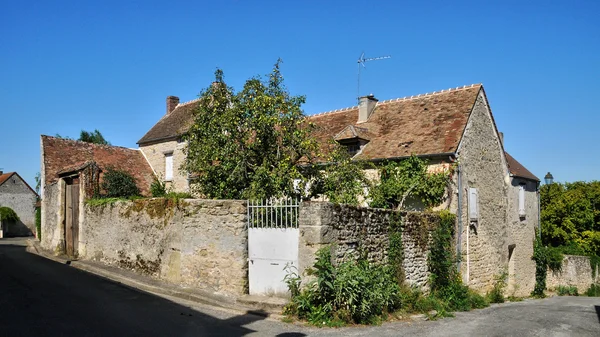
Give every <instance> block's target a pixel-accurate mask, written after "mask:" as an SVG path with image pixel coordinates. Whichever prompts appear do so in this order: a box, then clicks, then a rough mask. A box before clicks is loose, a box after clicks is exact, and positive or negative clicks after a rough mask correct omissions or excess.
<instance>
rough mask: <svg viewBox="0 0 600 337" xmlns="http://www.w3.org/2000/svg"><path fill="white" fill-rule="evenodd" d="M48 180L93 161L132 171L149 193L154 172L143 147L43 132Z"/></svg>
mask: <svg viewBox="0 0 600 337" xmlns="http://www.w3.org/2000/svg"><path fill="white" fill-rule="evenodd" d="M42 147H43V161H44V171H45V172H44V177H45V183H46V184H50V183H53V182H56V181H58V178H59V174H62V173H67V172H74V171H79V170H81V169H83V168H85V167H86V166H87V165H88V164H90V163H91V162H95V163H96V164H97V165H98V166H99V167H100V169H102V170H105V169H106V168H107V167H114V168H115V169H118V170H123V171H126V172H128V173H130V174H131V175H132V176H133V177H134V178H135V180H136V182H137V185H138V188H139V189H140V192H142V194H144V195H147V194H148V193H149V191H150V184H151V183H152V181H153V180H154V172H153V171H152V168H151V167H150V165H149V164H148V162H147V161H146V159H145V158H144V155H143V154H142V153H141V151H140V150H137V149H128V148H124V147H120V146H110V145H99V144H92V143H86V142H80V141H76V140H69V139H62V138H56V137H51V136H44V135H43V136H42Z"/></svg>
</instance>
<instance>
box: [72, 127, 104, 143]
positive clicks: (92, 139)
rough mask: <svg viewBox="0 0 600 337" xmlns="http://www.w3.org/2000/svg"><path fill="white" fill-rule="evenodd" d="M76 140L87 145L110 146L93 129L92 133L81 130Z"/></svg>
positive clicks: (96, 130) (98, 132)
mask: <svg viewBox="0 0 600 337" xmlns="http://www.w3.org/2000/svg"><path fill="white" fill-rule="evenodd" d="M78 140H79V141H82V142H87V143H94V144H102V145H110V143H109V142H108V141H107V140H106V139H104V136H102V134H101V133H100V131H98V129H95V130H94V131H92V132H88V131H85V130H81V134H80V135H79V139H78Z"/></svg>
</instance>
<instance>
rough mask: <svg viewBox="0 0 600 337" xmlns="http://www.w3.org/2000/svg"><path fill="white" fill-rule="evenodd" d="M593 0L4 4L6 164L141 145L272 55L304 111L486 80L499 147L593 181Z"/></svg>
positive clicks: (0, 45)
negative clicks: (80, 149) (88, 148)
mask: <svg viewBox="0 0 600 337" xmlns="http://www.w3.org/2000/svg"><path fill="white" fill-rule="evenodd" d="M598 17H600V2H598V1H577V0H574V1H553V0H546V1H497V2H496V1H494V2H492V1H490V2H488V1H464V2H462V1H414V2H411V1H349V0H346V1H293V2H292V1H241V0H222V1H206V2H205V1H162V2H159V1H67V0H64V1H58V0H55V1H28V0H21V1H7V0H5V1H2V10H1V11H0V32H1V34H0V102H2V104H1V105H0V114H1V118H0V144H1V145H2V146H1V147H0V167H2V168H3V169H4V171H5V172H8V171H17V172H19V173H20V174H21V175H22V176H23V178H25V179H26V180H27V181H28V182H29V183H30V184H31V185H32V186H33V185H34V176H35V174H36V173H37V172H38V171H39V170H40V135H41V134H47V135H55V134H57V133H58V134H60V135H63V136H70V137H73V138H77V137H78V136H79V132H80V131H81V130H82V129H84V130H90V131H91V130H93V129H96V128H97V129H99V130H100V131H101V132H102V134H103V135H104V136H105V138H106V139H108V140H109V141H110V142H111V143H112V144H113V145H120V146H126V147H137V145H136V142H137V141H138V140H139V139H140V138H141V137H142V136H143V135H144V133H145V132H146V131H147V130H148V129H149V128H150V127H152V125H154V123H156V121H158V119H160V117H161V116H162V115H163V114H164V113H165V98H166V97H167V96H168V95H176V96H179V97H180V98H181V100H182V101H187V100H191V99H194V98H196V96H197V94H198V93H199V92H200V90H201V89H202V88H204V87H206V86H208V85H209V84H210V83H211V81H212V79H213V73H214V70H215V69H216V68H217V67H220V68H222V69H223V70H224V72H225V76H226V80H227V82H228V83H229V84H230V85H233V86H234V87H235V88H236V89H239V88H241V86H242V85H243V83H244V81H245V80H246V79H248V78H249V77H251V76H254V75H260V74H266V73H268V72H269V71H270V69H271V67H272V65H273V64H274V63H275V61H276V60H277V58H279V57H281V58H282V59H283V62H284V63H283V75H284V76H285V79H286V84H287V86H288V88H289V90H290V92H291V93H292V94H302V95H306V96H307V103H306V104H305V106H304V111H305V113H306V114H309V115H310V114H314V113H318V112H323V111H329V110H334V109H338V108H343V107H347V106H352V105H354V104H355V102H356V82H357V74H356V72H357V64H356V60H357V58H358V57H359V56H360V54H361V52H363V51H364V52H365V55H366V57H373V56H381V55H391V56H392V58H391V59H389V60H382V61H374V62H370V63H367V68H366V69H365V70H364V71H363V73H362V77H361V89H362V90H361V94H366V93H373V94H375V96H376V97H377V98H379V99H381V100H384V99H391V98H397V97H404V96H410V95H415V94H420V93H427V92H432V91H438V90H441V89H448V88H451V87H457V86H463V85H470V84H472V83H483V84H484V86H485V89H486V93H487V95H488V99H489V102H490V105H491V108H492V111H493V113H494V118H495V120H496V123H497V126H498V129H499V130H500V131H502V132H504V137H505V147H506V149H507V150H508V151H509V152H510V153H511V154H512V155H513V156H514V157H515V158H516V159H517V160H519V161H520V162H521V163H523V164H524V165H525V166H526V167H528V168H529V169H530V170H531V171H532V172H533V173H534V174H536V175H537V176H538V177H539V178H542V177H543V176H544V174H545V173H546V172H547V171H551V172H552V173H553V175H554V177H555V179H556V180H558V181H575V180H598V179H600V173H598V172H599V171H598V169H597V167H598V166H600V150H599V146H598V144H599V141H598V139H599V137H598V133H597V132H598V131H594V130H598V125H599V123H600V111H599V109H598V107H597V104H596V97H597V96H598V92H600V81H599V79H600V56H599V55H600V20H598Z"/></svg>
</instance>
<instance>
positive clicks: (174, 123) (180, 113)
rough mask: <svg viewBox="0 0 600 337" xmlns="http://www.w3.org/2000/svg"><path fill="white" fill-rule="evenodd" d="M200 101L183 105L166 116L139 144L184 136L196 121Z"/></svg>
mask: <svg viewBox="0 0 600 337" xmlns="http://www.w3.org/2000/svg"><path fill="white" fill-rule="evenodd" d="M197 102H198V100H197V99H196V100H192V101H189V102H185V103H181V104H179V105H177V107H175V109H174V110H173V111H171V113H169V114H166V115H164V116H163V117H162V118H161V119H160V120H159V121H158V122H157V123H156V124H155V125H154V126H153V127H152V128H151V129H150V131H148V132H146V134H145V135H144V137H142V138H141V139H140V140H139V141H138V142H137V143H138V144H139V145H142V144H145V143H151V142H154V141H159V140H164V139H169V138H175V137H177V136H181V135H182V134H184V133H185V132H186V131H187V130H188V129H189V127H190V126H191V125H192V123H193V121H194V114H193V112H194V109H195V108H196V106H197Z"/></svg>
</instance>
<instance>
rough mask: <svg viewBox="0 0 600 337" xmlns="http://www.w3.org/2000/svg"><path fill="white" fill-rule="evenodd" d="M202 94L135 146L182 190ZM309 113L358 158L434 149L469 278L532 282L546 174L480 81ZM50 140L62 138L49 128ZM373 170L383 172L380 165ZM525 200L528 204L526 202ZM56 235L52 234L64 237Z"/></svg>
mask: <svg viewBox="0 0 600 337" xmlns="http://www.w3.org/2000/svg"><path fill="white" fill-rule="evenodd" d="M196 102H197V100H193V101H189V102H185V103H180V102H179V98H177V97H175V96H169V97H167V100H166V113H165V115H164V116H163V117H162V118H161V119H160V120H159V121H158V122H157V123H156V124H155V125H154V126H153V127H152V128H151V129H150V130H149V131H148V132H147V133H146V134H145V135H144V136H143V137H142V138H141V139H140V140H139V141H138V145H139V151H136V150H129V149H127V151H129V152H128V153H130V155H131V156H132V158H133V157H135V158H137V160H139V162H138V163H137V164H136V165H135V166H130V168H132V167H136V169H135V170H134V171H137V172H140V174H141V172H147V173H148V176H151V175H152V174H151V173H152V172H153V173H154V174H155V175H156V176H157V177H158V178H159V179H162V180H163V181H165V182H166V184H167V187H168V188H171V189H172V190H174V191H178V192H183V191H189V186H190V183H189V174H188V173H187V172H181V170H180V167H181V164H182V163H183V162H184V160H185V153H184V149H185V146H186V144H185V142H183V141H182V135H184V134H185V132H186V131H187V130H188V129H189V127H190V125H191V124H192V123H193V110H194V108H195V107H196ZM309 120H310V121H311V122H313V123H314V124H315V125H316V129H315V132H314V135H315V137H316V138H317V139H318V141H319V142H320V143H322V144H327V143H328V142H329V141H330V140H331V139H334V140H336V141H337V142H338V143H339V144H341V145H344V146H346V147H347V148H348V151H349V152H350V153H351V154H352V155H353V159H354V160H363V161H372V162H375V163H379V162H382V161H386V160H402V159H404V158H407V157H409V156H411V155H412V154H415V155H417V156H419V157H423V158H427V159H428V160H429V164H430V169H431V170H446V169H449V168H450V166H453V167H454V173H453V175H452V182H451V186H450V187H449V189H448V193H447V200H446V202H445V204H444V205H442V206H441V207H442V208H447V209H449V210H450V211H452V212H454V213H455V214H457V218H458V221H457V228H456V231H457V233H458V235H457V244H456V250H457V255H458V256H460V260H459V268H460V271H461V274H462V276H463V279H464V282H465V283H466V284H468V285H469V286H471V287H472V288H474V289H477V290H480V291H487V290H489V289H490V288H491V287H492V286H493V283H494V280H495V277H496V276H497V275H500V274H502V273H503V272H508V275H509V280H508V283H509V284H510V285H511V290H512V291H513V294H514V295H524V294H528V293H529V292H530V291H531V289H532V288H533V284H534V272H535V269H534V267H533V264H532V263H531V260H530V257H531V251H532V240H533V237H534V236H533V235H534V228H536V227H537V226H538V223H539V220H538V218H539V212H538V211H536V210H537V209H538V207H539V206H538V205H539V202H538V199H537V198H536V195H537V186H538V185H537V182H538V180H537V178H535V176H533V175H532V174H531V173H530V172H529V173H524V172H528V171H527V170H526V169H525V168H524V167H523V166H522V165H521V164H518V162H517V161H516V160H514V159H513V158H512V157H510V156H509V155H508V154H507V153H506V152H505V149H504V145H503V142H502V137H501V134H500V133H499V132H498V130H497V127H496V124H495V121H494V117H493V115H492V111H491V108H490V105H489V102H488V99H487V96H486V93H485V90H484V88H483V86H482V85H480V84H477V85H471V86H464V87H459V88H455V89H449V90H442V91H439V92H433V93H428V94H422V95H416V96H411V97H405V98H398V99H392V100H387V101H382V102H379V101H378V100H377V99H376V98H375V97H373V96H372V95H371V96H365V97H361V98H360V102H359V105H358V106H354V107H350V108H345V109H339V110H335V111H331V112H326V113H322V114H317V115H313V116H310V117H309ZM42 141H43V142H44V138H43V139H42ZM46 141H53V142H56V139H51V137H50V138H48V137H46ZM43 147H44V146H43ZM120 151H125V149H123V150H120ZM46 152H47V151H46ZM44 153H45V152H44V151H43V154H42V155H43V157H44V156H45V154H44ZM134 153H135V155H134ZM142 159H143V160H142ZM89 160H90V159H86V160H82V161H81V163H62V164H61V165H62V166H60V165H55V166H54V169H53V170H48V169H45V170H46V171H47V172H46V175H44V176H43V179H44V182H45V183H46V184H58V181H59V180H60V178H61V177H63V176H65V174H67V173H66V171H69V170H66V169H64V167H71V169H70V171H69V172H71V173H72V172H83V171H82V167H83V166H77V165H85V163H88V162H89ZM142 162H143V163H142ZM67 164H68V165H67ZM75 164H77V165H75ZM69 165H71V166H69ZM58 168H60V170H59V169H58ZM132 169H133V168H132ZM77 170H79V171H77ZM370 174H371V175H372V176H376V172H370ZM149 179H150V178H149ZM61 184H63V185H60V184H59V185H60V186H63V187H55V189H54V190H53V192H48V193H46V191H44V193H43V195H44V199H46V198H45V197H46V195H49V196H50V195H52V193H59V192H58V191H59V190H60V191H62V190H64V184H67V181H65V182H64V183H61ZM57 186H58V185H57ZM60 193H62V194H61V195H63V196H54V197H53V198H54V199H52V198H50V200H62V199H64V192H60ZM520 196H524V197H523V198H520ZM45 202H46V200H45ZM48 202H50V201H48ZM54 202H56V201H54ZM523 203H524V208H523V207H520V206H522V205H523ZM415 208H416V209H418V208H419V205H415ZM59 209H60V207H59ZM63 213H64V212H63ZM523 213H524V214H523ZM52 217H53V219H54V220H52V221H60V220H61V219H63V220H64V215H61V214H60V212H58V213H57V214H53V215H52ZM47 221H50V220H47ZM54 236H55V238H54V240H55V241H54V243H57V242H58V241H59V238H60V237H62V235H54ZM48 240H49V236H48ZM80 241H81V240H80ZM81 242H83V241H81Z"/></svg>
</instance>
